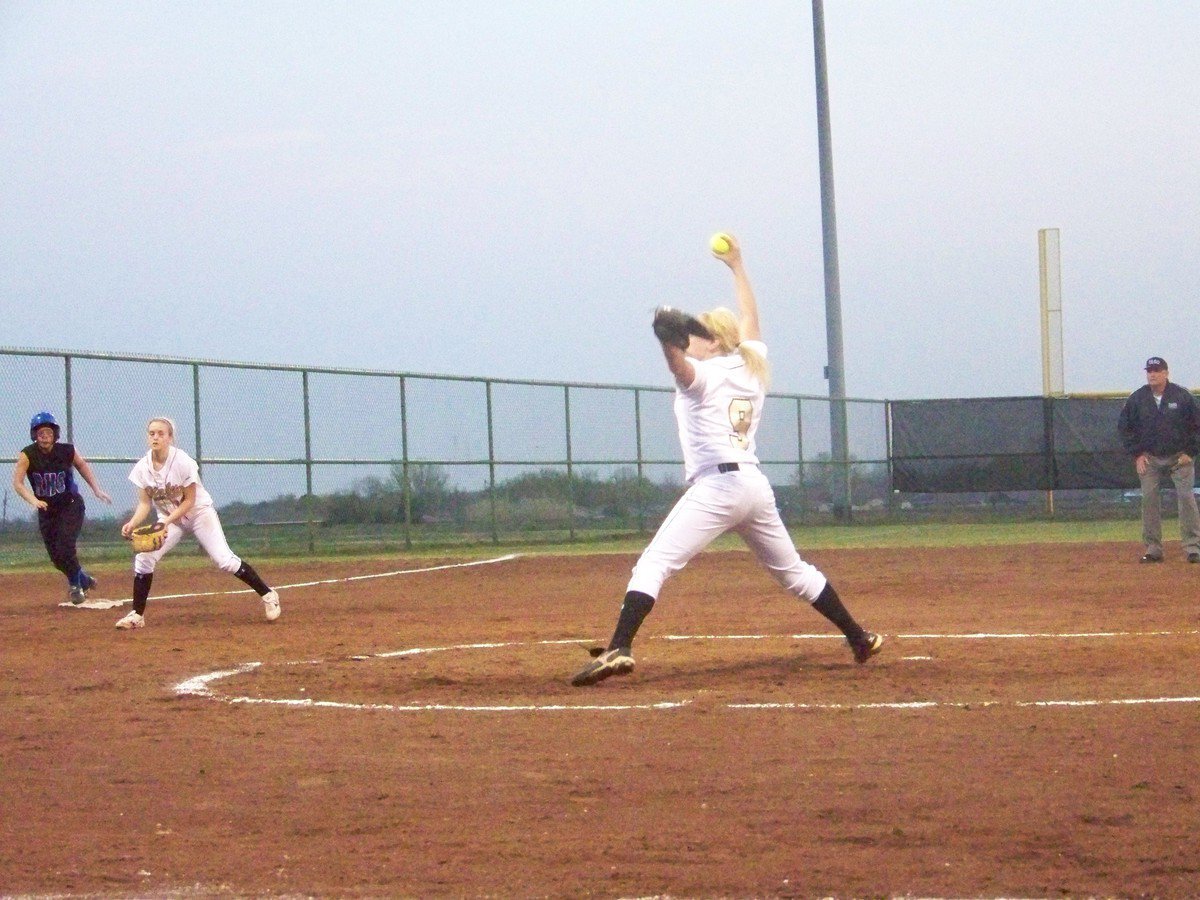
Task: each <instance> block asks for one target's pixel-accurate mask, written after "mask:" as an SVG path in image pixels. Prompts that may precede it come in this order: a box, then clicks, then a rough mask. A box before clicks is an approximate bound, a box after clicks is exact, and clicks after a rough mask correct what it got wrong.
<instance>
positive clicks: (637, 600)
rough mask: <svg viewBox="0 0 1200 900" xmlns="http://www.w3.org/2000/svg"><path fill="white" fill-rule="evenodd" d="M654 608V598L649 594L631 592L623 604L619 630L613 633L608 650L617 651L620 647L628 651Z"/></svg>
mask: <svg viewBox="0 0 1200 900" xmlns="http://www.w3.org/2000/svg"><path fill="white" fill-rule="evenodd" d="M653 607H654V598H653V597H651V596H650V595H649V594H643V593H642V592H641V591H630V592H629V593H628V594H626V595H625V600H624V602H623V603H622V604H621V615H620V616H618V617H617V628H616V630H615V631H614V632H613V636H612V640H611V641H609V642H608V649H609V650H615V649H616V648H617V647H620V648H621V649H622V650H628V649H629V648H630V645H632V644H633V637H634V635H636V634H637V631H638V629H639V628H641V627H642V621H643V620H644V619H645V618H646V616H648V615H649V614H650V610H651V609H652V608H653Z"/></svg>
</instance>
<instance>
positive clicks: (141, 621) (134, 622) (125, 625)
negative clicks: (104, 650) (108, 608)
mask: <svg viewBox="0 0 1200 900" xmlns="http://www.w3.org/2000/svg"><path fill="white" fill-rule="evenodd" d="M145 625H146V617H145V616H143V615H141V614H139V613H135V612H129V613H126V615H125V617H124V618H123V619H118V620H117V624H116V627H117V628H121V629H125V630H128V629H130V628H144V627H145Z"/></svg>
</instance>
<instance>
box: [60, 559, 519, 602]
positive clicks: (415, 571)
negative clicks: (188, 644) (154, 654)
mask: <svg viewBox="0 0 1200 900" xmlns="http://www.w3.org/2000/svg"><path fill="white" fill-rule="evenodd" d="M520 555H521V554H519V553H509V554H508V555H507V556H497V557H495V558H494V559H476V560H472V561H471V562H463V563H449V564H447V565H444V566H429V567H427V568H424V569H397V570H396V571H395V572H375V573H373V574H371V575H348V576H347V577H345V578H326V579H324V580H323V581H301V582H297V583H296V584H279V585H275V590H277V591H283V590H291V589H292V588H302V587H315V586H316V585H321V584H343V583H346V582H351V581H366V580H367V579H369V578H395V577H396V576H397V575H420V574H421V573H422V572H442V571H444V570H446V569H466V568H469V567H471V566H489V565H492V564H494V563H502V562H509V561H511V560H514V559H517V558H518V557H519V556H520ZM252 593H254V591H252V590H250V589H249V588H246V589H245V590H239V591H202V592H197V593H191V594H155V595H154V597H153V598H152V599H153V600H154V601H155V602H156V603H157V602H158V601H159V600H179V599H181V598H183V597H229V596H232V595H234V594H252ZM132 602H133V598H132V597H126V598H125V599H123V600H101V599H99V598H97V599H95V600H91V599H88V600H84V601H83V602H82V603H71V602H70V601H69V600H66V601H63V602H62V603H60V604H58V605H59V606H67V607H71V608H72V609H112V608H113V607H114V606H120V605H121V604H123V603H132Z"/></svg>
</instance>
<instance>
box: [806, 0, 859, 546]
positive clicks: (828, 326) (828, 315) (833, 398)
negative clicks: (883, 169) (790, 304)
mask: <svg viewBox="0 0 1200 900" xmlns="http://www.w3.org/2000/svg"><path fill="white" fill-rule="evenodd" d="M812 11H813V50H814V54H813V56H814V59H815V61H816V69H817V143H818V149H819V151H820V160H821V237H822V242H823V245H824V250H825V342H826V345H827V347H828V353H829V364H828V365H827V366H826V367H825V377H826V378H827V379H828V380H829V433H830V439H831V445H830V454H829V455H830V463H831V464H832V468H833V515H834V518H835V519H836V520H837V521H839V522H849V521H850V505H851V504H850V478H849V470H850V441H849V434H848V429H847V427H846V371H845V363H844V360H843V358H842V287H841V279H840V277H839V276H838V248H837V214H836V213H835V211H834V201H833V138H832V137H831V136H830V128H829V77H828V74H827V72H826V66H825V4H824V2H823V0H812Z"/></svg>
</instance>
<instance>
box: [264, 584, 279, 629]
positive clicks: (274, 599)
mask: <svg viewBox="0 0 1200 900" xmlns="http://www.w3.org/2000/svg"><path fill="white" fill-rule="evenodd" d="M262 602H263V613H264V614H265V615H266V617H267V621H268V622H274V621H275V620H276V619H278V618H279V614H280V613H281V612H283V610H282V609H281V608H280V606H279V591H267V592H266V593H265V594H263V597H262Z"/></svg>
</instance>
